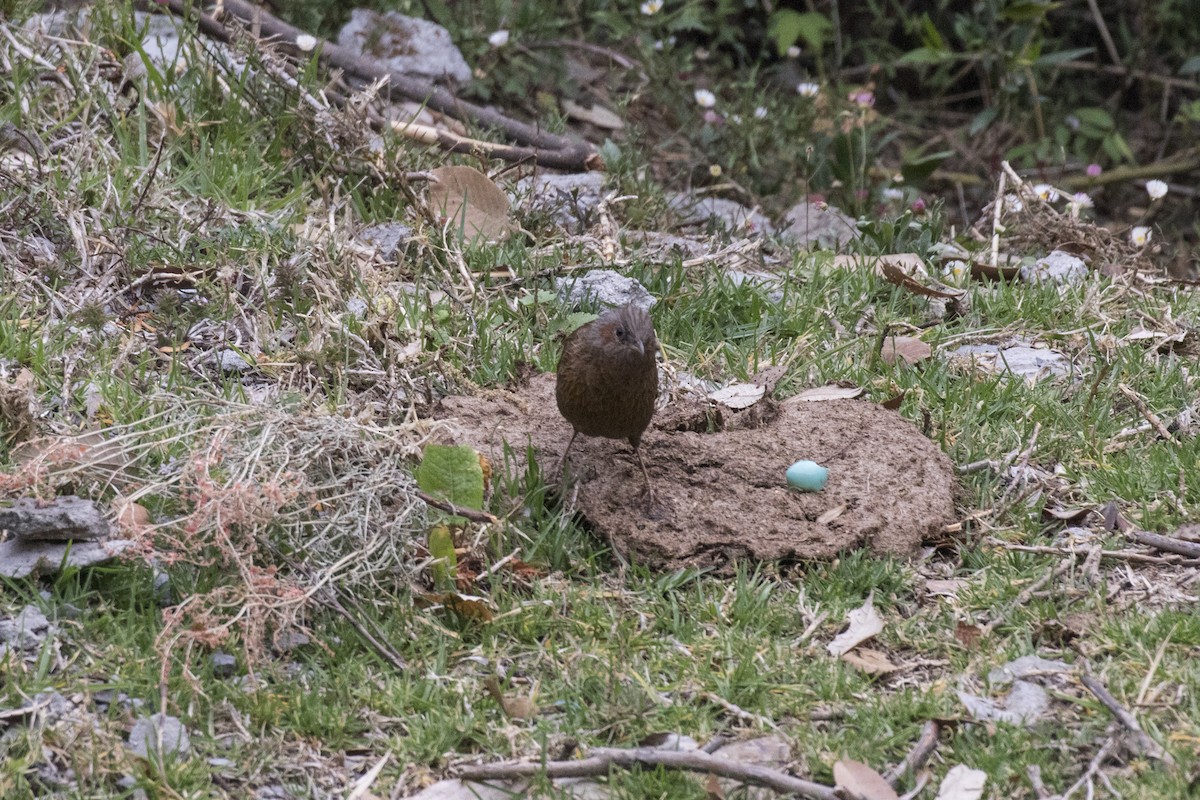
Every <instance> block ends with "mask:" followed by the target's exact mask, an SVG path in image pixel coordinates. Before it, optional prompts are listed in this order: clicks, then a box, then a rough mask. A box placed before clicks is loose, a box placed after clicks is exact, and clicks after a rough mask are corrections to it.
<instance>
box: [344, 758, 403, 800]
mask: <svg viewBox="0 0 1200 800" xmlns="http://www.w3.org/2000/svg"><path fill="white" fill-rule="evenodd" d="M391 756H392V754H391V753H386V752H385V753H384V754H383V758H381V759H379V761H377V762H376V763H375V766H373V767H371V769H369V770H368V771H367V772H366V774H365V775H363V776H362V777H361V778H359V779H358V781H356V782H355V784H354V788H353V789H352V790H351V791H350V794H348V795H346V800H360V798H363V797H366V795H367V792H368V791H370V789H371V785H372V784H373V783H375V779H376V778H378V777H379V773H380V772H382V771H383V767H384V765H385V764H387V762H388V759H389V758H391Z"/></svg>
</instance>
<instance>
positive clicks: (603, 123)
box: [562, 99, 625, 131]
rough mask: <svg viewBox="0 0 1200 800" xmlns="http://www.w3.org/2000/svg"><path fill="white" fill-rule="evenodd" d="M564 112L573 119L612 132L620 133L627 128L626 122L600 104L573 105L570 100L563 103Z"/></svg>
mask: <svg viewBox="0 0 1200 800" xmlns="http://www.w3.org/2000/svg"><path fill="white" fill-rule="evenodd" d="M562 107H563V111H564V112H566V115H567V116H568V117H570V118H571V119H577V120H579V121H580V122H588V123H591V124H592V125H595V126H596V127H597V128H604V129H605V130H610V131H619V130H622V129H623V128H624V127H625V120H623V119H621V117H620V116H619V115H618V114H617V112H615V111H613V110H612V109H610V108H606V107H604V106H602V105H600V104H599V103H597V104H596V105H593V106H591V107H590V108H589V107H587V106H581V105H579V104H578V103H573V102H571V101H570V100H566V99H564V100H563V101H562Z"/></svg>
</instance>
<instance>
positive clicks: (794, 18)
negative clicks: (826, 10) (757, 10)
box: [767, 8, 833, 55]
mask: <svg viewBox="0 0 1200 800" xmlns="http://www.w3.org/2000/svg"><path fill="white" fill-rule="evenodd" d="M831 31H833V23H832V22H830V21H829V18H828V17H826V16H825V15H824V14H818V13H816V12H812V11H810V12H807V13H803V14H802V13H800V12H799V11H794V10H792V9H790V8H783V9H780V10H778V11H776V12H775V13H774V14H772V15H771V19H770V20H769V21H768V22H767V36H768V37H769V38H771V39H772V40H773V41H774V42H775V47H776V49H778V50H779V55H783V54H784V53H786V52H787V49H788V48H789V47H791V46H792V45H794V44H795V43H796V42H798V41H800V40H802V39H803V40H804V43H805V44H806V45H808V47H809V48H810V49H812V50H820V49H822V48H823V47H824V46H825V42H826V41H827V40H828V39H829V34H830V32H831Z"/></svg>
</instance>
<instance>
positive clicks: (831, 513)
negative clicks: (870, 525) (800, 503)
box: [817, 503, 846, 525]
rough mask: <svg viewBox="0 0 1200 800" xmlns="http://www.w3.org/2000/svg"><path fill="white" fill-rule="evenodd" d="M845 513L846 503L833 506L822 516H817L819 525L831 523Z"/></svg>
mask: <svg viewBox="0 0 1200 800" xmlns="http://www.w3.org/2000/svg"><path fill="white" fill-rule="evenodd" d="M844 513H846V504H845V503H842V504H841V505H840V506H834V507H833V508H831V509H829V510H828V511H826V512H825V513H824V514H822V515H821V516H819V517H817V524H818V525H828V524H829V523H831V522H833V521H834V520H835V519H837V518H838V517H840V516H841V515H842V514H844Z"/></svg>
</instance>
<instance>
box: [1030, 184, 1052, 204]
mask: <svg viewBox="0 0 1200 800" xmlns="http://www.w3.org/2000/svg"><path fill="white" fill-rule="evenodd" d="M1033 193H1034V194H1036V195H1037V196H1038V197H1040V198H1042V199H1043V200H1045V201H1046V202H1047V203H1057V202H1058V189H1055V188H1054V187H1053V186H1051V185H1050V184H1048V183H1039V184H1037V185H1036V186H1034V187H1033Z"/></svg>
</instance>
